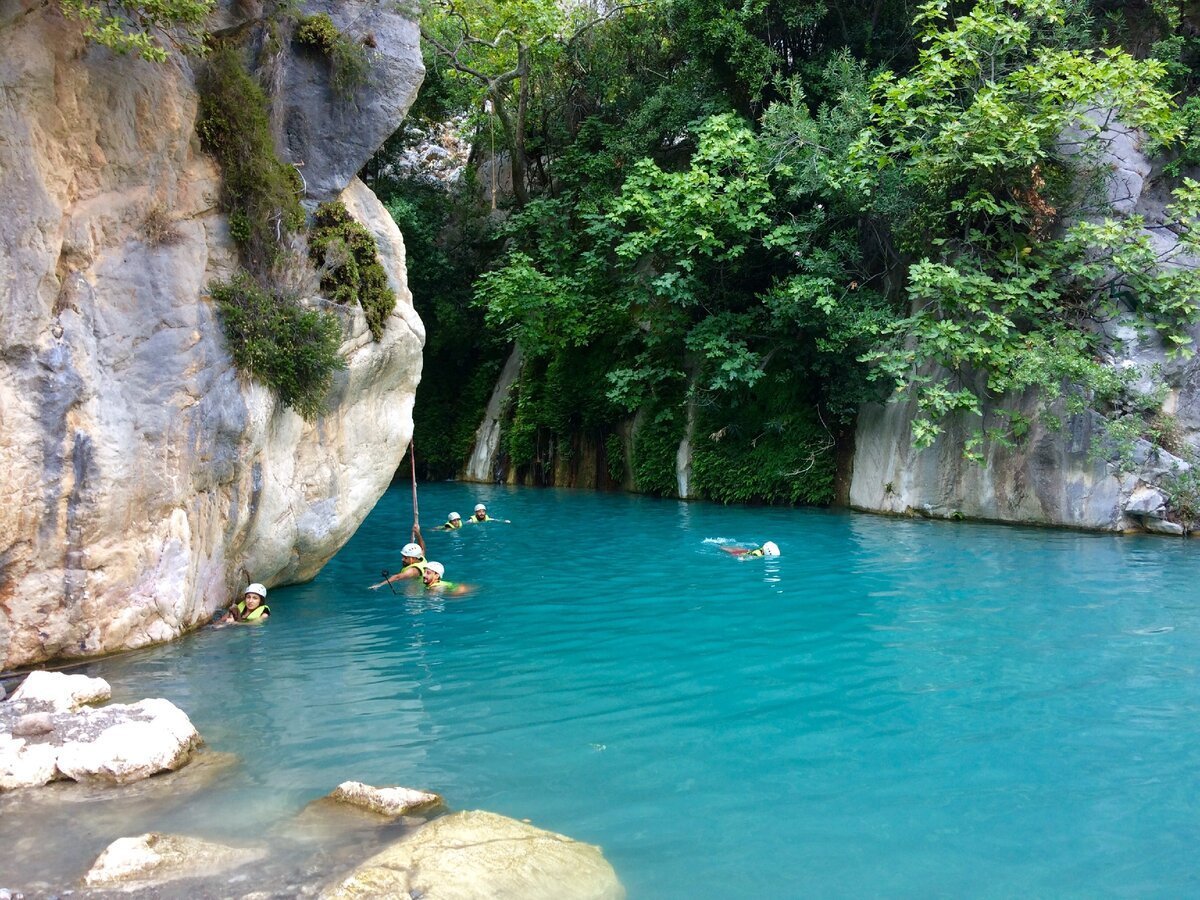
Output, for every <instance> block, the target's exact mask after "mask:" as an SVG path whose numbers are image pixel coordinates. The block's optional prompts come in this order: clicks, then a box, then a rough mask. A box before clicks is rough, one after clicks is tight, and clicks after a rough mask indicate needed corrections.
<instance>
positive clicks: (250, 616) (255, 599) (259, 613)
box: [217, 582, 271, 625]
mask: <svg viewBox="0 0 1200 900" xmlns="http://www.w3.org/2000/svg"><path fill="white" fill-rule="evenodd" d="M270 617H271V607H269V606H267V589H266V588H265V587H263V586H262V585H261V584H258V583H257V582H255V583H254V584H252V585H250V586H249V587H248V588H246V592H245V593H244V594H243V595H242V599H241V600H239V601H238V602H237V603H234V604H233V605H232V606H230V607H229V609H228V610H227V611H226V613H225V615H223V616H222V617H221V619H220V621H218V623H217V624H218V625H228V624H230V623H238V624H244V625H253V624H259V623H262V622H265V621H267V619H269V618H270Z"/></svg>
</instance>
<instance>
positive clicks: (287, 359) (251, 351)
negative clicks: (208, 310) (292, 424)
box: [209, 272, 346, 420]
mask: <svg viewBox="0 0 1200 900" xmlns="http://www.w3.org/2000/svg"><path fill="white" fill-rule="evenodd" d="M209 293H210V294H211V295H212V298H213V300H214V301H215V302H216V304H217V309H218V310H219V311H220V314H221V325H222V327H223V329H224V332H225V338H226V340H227V341H228V342H229V352H230V354H231V355H232V356H233V363H234V365H235V366H237V368H238V371H240V372H242V373H244V374H246V375H249V376H250V377H252V378H255V379H257V380H258V381H261V382H262V383H264V384H265V385H267V386H268V387H269V388H270V389H271V391H272V392H273V393H274V394H275V396H276V397H278V398H279V399H280V400H281V401H282V402H283V403H285V404H287V405H288V406H290V407H292V408H293V409H294V410H296V412H298V413H299V414H300V415H302V416H303V417H304V418H306V419H309V420H311V419H314V418H316V416H317V415H319V414H320V413H321V412H322V410H323V409H324V404H325V396H326V394H328V392H329V387H330V385H331V384H332V383H333V373H334V372H336V371H337V370H338V369H343V368H345V365H346V363H345V361H344V360H343V359H342V358H341V356H340V355H339V353H338V349H339V347H340V346H341V340H342V328H341V323H339V322H338V320H337V318H336V317H335V316H333V315H331V314H330V313H327V312H322V311H320V310H314V309H305V308H304V307H302V306H301V305H300V304H299V303H298V302H297V301H296V299H295V298H293V297H288V296H285V295H284V294H281V293H279V292H276V291H270V290H266V289H265V288H263V287H262V286H261V285H259V284H258V283H257V282H256V281H255V280H254V279H253V278H251V277H250V275H248V274H247V273H245V272H239V273H238V274H237V275H235V276H234V277H233V278H232V279H230V280H229V281H225V282H220V281H219V282H214V283H213V284H211V285H209Z"/></svg>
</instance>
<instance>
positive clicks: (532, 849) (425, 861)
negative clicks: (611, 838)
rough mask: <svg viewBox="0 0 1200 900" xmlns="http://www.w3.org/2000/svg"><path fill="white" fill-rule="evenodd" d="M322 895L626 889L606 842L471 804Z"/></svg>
mask: <svg viewBox="0 0 1200 900" xmlns="http://www.w3.org/2000/svg"><path fill="white" fill-rule="evenodd" d="M321 896H322V897H323V898H327V900H335V898H336V900H343V898H354V897H421V898H423V900H485V898H502V897H520V898H522V900H619V898H623V897H624V896H625V889H624V888H623V887H622V886H621V883H620V882H619V881H618V880H617V875H616V872H614V871H613V868H612V866H611V865H609V863H608V862H607V861H606V860H605V859H604V856H603V855H602V854H601V852H600V848H599V847H594V846H592V845H591V844H583V843H580V842H579V841H574V840H572V839H571V838H569V837H564V836H563V835H561V834H554V833H553V832H550V831H543V830H542V829H540V828H534V827H533V826H532V825H527V824H525V823H523V822H518V821H516V820H514V819H509V818H506V817H505V816H500V815H496V814H495V813H489V812H481V811H472V812H460V813H454V814H452V815H448V816H444V817H442V818H440V819H435V820H434V821H432V822H430V823H429V824H427V825H424V826H422V827H421V828H420V829H418V830H417V831H416V832H415V833H413V834H412V835H411V836H410V837H408V838H406V839H404V840H402V841H400V842H398V843H396V844H394V845H392V846H391V847H389V848H387V849H386V850H384V851H383V852H382V853H378V854H376V855H375V856H373V857H371V858H370V859H369V860H367V861H366V862H365V863H363V864H362V865H361V866H360V867H359V868H358V869H357V870H356V871H355V872H354V873H353V874H352V875H350V877H348V878H346V879H345V880H343V881H342V882H341V883H340V884H338V885H337V886H336V887H333V888H331V889H329V890H327V891H325V892H324V893H323V894H321Z"/></svg>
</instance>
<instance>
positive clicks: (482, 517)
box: [467, 503, 512, 525]
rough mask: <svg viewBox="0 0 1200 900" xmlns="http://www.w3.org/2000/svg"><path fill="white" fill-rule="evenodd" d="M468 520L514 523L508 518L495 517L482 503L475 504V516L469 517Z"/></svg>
mask: <svg viewBox="0 0 1200 900" xmlns="http://www.w3.org/2000/svg"><path fill="white" fill-rule="evenodd" d="M467 521H468V522H504V523H505V524H508V525H511V524H512V522H510V521H509V520H508V519H493V518H492V517H491V516H489V515H488V514H487V507H486V506H484V505H483V504H482V503H476V504H475V514H474V515H473V516H471V518H469V519H468V520H467Z"/></svg>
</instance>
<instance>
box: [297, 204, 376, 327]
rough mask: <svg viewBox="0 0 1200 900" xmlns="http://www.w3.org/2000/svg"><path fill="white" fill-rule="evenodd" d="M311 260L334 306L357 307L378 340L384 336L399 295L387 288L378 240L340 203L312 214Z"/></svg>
mask: <svg viewBox="0 0 1200 900" xmlns="http://www.w3.org/2000/svg"><path fill="white" fill-rule="evenodd" d="M308 247H309V250H308V252H309V256H310V258H311V259H312V261H313V262H314V263H315V264H316V266H317V267H318V269H319V270H320V272H321V290H322V291H324V292H325V295H326V296H327V297H329V298H330V299H332V300H333V301H334V302H335V303H341V304H343V305H349V304H352V303H358V304H359V305H360V306H361V307H362V309H363V313H365V314H366V317H367V325H368V326H369V327H370V329H371V334H372V335H373V336H374V337H375V340H379V339H380V338H381V337H382V336H383V330H384V327H385V326H386V325H387V320H388V316H390V315H391V314H392V310H394V309H395V308H396V294H395V292H394V291H393V290H392V289H391V288H390V287H389V286H388V280H387V272H385V271H384V269H383V265H382V264H381V263H380V261H379V252H378V247H377V246H376V244H375V237H374V235H372V234H371V232H369V231H368V230H367V229H366V228H365V227H363V226H362V225H361V224H359V223H358V222H356V221H354V219H352V218H351V217H350V212H349V210H347V209H346V207H345V205H344V204H342V203H341V202H339V201H337V200H333V201H330V202H329V203H322V204H321V205H320V206H318V207H317V211H316V213H314V214H313V223H312V228H311V230H310V232H309V237H308Z"/></svg>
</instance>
